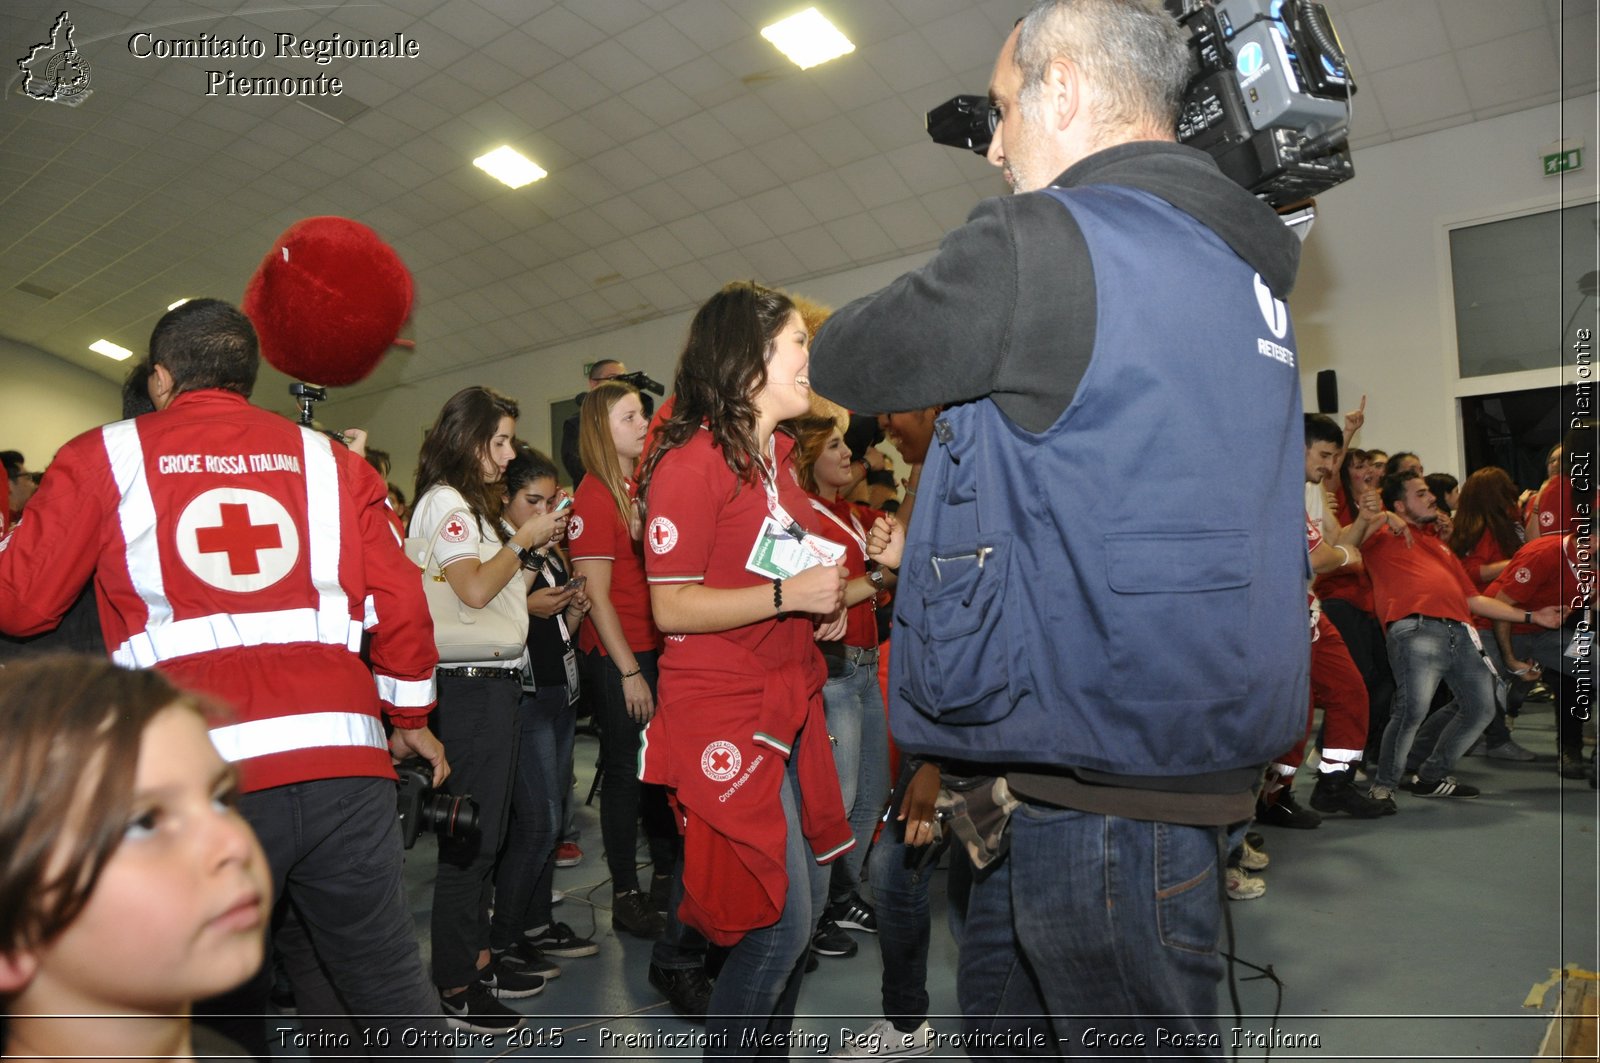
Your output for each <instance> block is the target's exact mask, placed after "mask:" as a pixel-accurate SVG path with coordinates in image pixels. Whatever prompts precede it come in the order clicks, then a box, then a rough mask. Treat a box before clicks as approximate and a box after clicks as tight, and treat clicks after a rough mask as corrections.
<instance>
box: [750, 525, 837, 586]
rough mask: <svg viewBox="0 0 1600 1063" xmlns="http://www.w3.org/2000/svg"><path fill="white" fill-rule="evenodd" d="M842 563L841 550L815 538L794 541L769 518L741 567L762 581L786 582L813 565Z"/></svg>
mask: <svg viewBox="0 0 1600 1063" xmlns="http://www.w3.org/2000/svg"><path fill="white" fill-rule="evenodd" d="M843 559H844V547H843V546H841V545H840V544H839V543H836V542H832V541H831V540H828V539H823V538H821V537H820V536H816V535H807V536H806V537H805V538H804V539H796V538H795V537H794V536H792V535H790V534H789V533H788V532H787V531H785V530H784V528H783V526H782V525H781V524H779V523H778V522H777V521H775V520H773V519H772V518H771V517H765V518H763V519H762V521H761V534H760V535H757V536H756V541H755V543H754V544H753V545H752V546H751V547H750V557H749V559H748V560H747V561H745V563H744V567H745V568H746V569H748V570H749V571H751V572H754V573H755V574H756V575H758V576H762V577H765V578H766V579H788V578H789V577H790V576H793V575H795V574H797V573H800V572H804V571H805V570H806V569H808V568H814V567H816V566H817V565H836V564H838V563H839V562H840V561H841V560H843Z"/></svg>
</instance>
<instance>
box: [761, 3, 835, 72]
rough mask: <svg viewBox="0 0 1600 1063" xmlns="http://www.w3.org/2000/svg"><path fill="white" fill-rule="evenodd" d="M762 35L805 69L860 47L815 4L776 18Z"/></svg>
mask: <svg viewBox="0 0 1600 1063" xmlns="http://www.w3.org/2000/svg"><path fill="white" fill-rule="evenodd" d="M761 36H763V37H765V38H766V39H767V40H769V41H771V42H772V43H773V45H774V46H776V47H777V49H778V51H780V52H782V53H783V54H784V55H786V56H788V57H789V58H790V59H791V60H792V61H793V62H794V65H795V66H798V67H799V68H800V69H801V70H809V69H811V68H812V67H814V66H816V65H817V64H818V63H826V62H827V61H828V60H829V59H837V58H838V57H839V56H841V55H848V54H849V53H851V52H853V51H855V50H856V46H855V45H853V44H851V43H850V38H848V37H846V36H845V35H844V34H842V33H840V32H839V30H838V28H837V27H835V26H834V24H833V23H831V22H829V21H828V20H827V19H826V18H825V17H823V14H822V12H820V11H818V10H817V9H816V8H814V7H808V8H806V9H805V10H804V11H802V12H800V13H799V14H798V15H790V16H789V17H788V18H786V19H783V20H782V21H780V22H774V23H773V24H772V25H770V26H768V27H767V28H766V29H764V30H762V31H761Z"/></svg>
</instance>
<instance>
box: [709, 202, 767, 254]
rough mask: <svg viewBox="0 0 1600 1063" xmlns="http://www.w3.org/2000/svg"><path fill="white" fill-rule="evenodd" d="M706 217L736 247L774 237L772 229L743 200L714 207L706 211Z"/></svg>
mask: <svg viewBox="0 0 1600 1063" xmlns="http://www.w3.org/2000/svg"><path fill="white" fill-rule="evenodd" d="M706 217H707V218H709V219H710V221H711V224H713V225H715V226H716V227H717V228H718V229H719V230H721V232H722V235H724V236H726V237H727V238H728V241H729V242H730V243H732V244H733V246H734V247H744V246H746V245H749V244H754V243H758V242H759V241H761V240H765V239H768V238H770V237H771V236H772V229H771V228H770V227H769V226H768V225H767V223H766V222H764V221H762V220H761V218H760V216H759V215H757V214H756V212H755V211H753V210H751V209H750V205H749V204H748V203H745V202H744V201H743V200H735V201H734V202H731V203H724V204H723V205H721V206H719V207H713V208H711V209H710V210H708V211H706Z"/></svg>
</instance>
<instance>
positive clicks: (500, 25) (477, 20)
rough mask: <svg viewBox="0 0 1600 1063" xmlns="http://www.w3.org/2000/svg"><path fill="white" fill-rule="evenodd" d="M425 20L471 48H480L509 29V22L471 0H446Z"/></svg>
mask: <svg viewBox="0 0 1600 1063" xmlns="http://www.w3.org/2000/svg"><path fill="white" fill-rule="evenodd" d="M427 20H428V21H429V22H431V23H433V24H434V25H435V26H438V27H439V28H440V29H442V30H444V31H445V32H446V33H448V34H450V36H452V37H454V38H456V39H457V40H459V41H462V42H463V43H465V44H467V45H470V46H471V47H473V48H482V47H483V46H484V45H485V44H488V43H489V42H490V41H492V40H494V39H496V38H497V37H500V36H503V35H504V34H505V33H507V32H508V31H509V30H510V29H511V26H510V24H508V23H507V22H505V21H504V20H503V19H500V18H498V17H496V16H495V15H494V14H492V13H490V12H489V11H488V10H487V9H486V8H484V7H483V5H482V4H478V3H474V2H473V0H446V2H445V3H443V4H440V5H438V6H437V7H436V9H435V10H434V11H433V13H432V14H430V15H428V16H427Z"/></svg>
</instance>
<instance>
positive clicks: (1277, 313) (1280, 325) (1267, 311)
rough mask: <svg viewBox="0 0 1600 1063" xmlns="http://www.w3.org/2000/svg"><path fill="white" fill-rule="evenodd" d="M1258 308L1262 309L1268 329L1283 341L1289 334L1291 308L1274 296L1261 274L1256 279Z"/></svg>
mask: <svg viewBox="0 0 1600 1063" xmlns="http://www.w3.org/2000/svg"><path fill="white" fill-rule="evenodd" d="M1255 288H1256V306H1258V307H1260V308H1261V317H1262V320H1264V321H1266V323H1267V328H1269V329H1271V330H1272V334H1273V335H1274V336H1276V337H1277V338H1278V339H1280V340H1281V339H1283V337H1284V336H1285V335H1287V334H1288V332H1289V308H1288V307H1286V306H1284V305H1283V300H1281V299H1276V298H1274V297H1273V295H1272V289H1271V288H1268V287H1267V284H1266V282H1265V281H1263V280H1262V279H1261V274H1259V273H1257V274H1256V277H1255Z"/></svg>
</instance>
